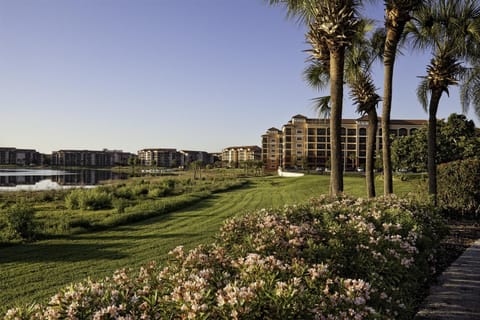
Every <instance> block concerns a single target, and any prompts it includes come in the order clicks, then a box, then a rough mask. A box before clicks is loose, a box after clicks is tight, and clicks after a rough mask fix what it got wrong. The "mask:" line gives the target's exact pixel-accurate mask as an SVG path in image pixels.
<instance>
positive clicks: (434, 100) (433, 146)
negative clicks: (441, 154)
mask: <svg viewBox="0 0 480 320" xmlns="http://www.w3.org/2000/svg"><path fill="white" fill-rule="evenodd" d="M441 96H442V91H441V90H438V89H437V90H432V96H431V98H430V106H429V108H428V162H427V170H428V193H429V194H430V196H431V197H432V200H433V205H435V206H436V205H437V164H436V161H435V157H436V155H437V110H438V105H439V103H440V98H441Z"/></svg>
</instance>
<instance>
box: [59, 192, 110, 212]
mask: <svg viewBox="0 0 480 320" xmlns="http://www.w3.org/2000/svg"><path fill="white" fill-rule="evenodd" d="M65 205H66V207H67V208H69V209H73V210H74V209H83V210H101V209H110V208H111V207H112V197H111V196H110V195H109V194H108V193H107V192H106V191H104V190H101V189H99V188H94V189H75V190H73V191H72V192H71V193H70V194H68V195H67V196H66V197H65Z"/></svg>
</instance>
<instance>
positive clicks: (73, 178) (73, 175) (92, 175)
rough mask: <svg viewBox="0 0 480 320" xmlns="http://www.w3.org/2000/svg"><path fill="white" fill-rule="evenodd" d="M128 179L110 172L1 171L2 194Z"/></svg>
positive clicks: (93, 184)
mask: <svg viewBox="0 0 480 320" xmlns="http://www.w3.org/2000/svg"><path fill="white" fill-rule="evenodd" d="M126 178H128V175H127V174H121V173H114V172H112V171H109V170H91V169H83V170H68V171H63V170H46V169H0V192H1V191H19V190H54V189H66V188H72V187H93V186H95V185H97V184H98V183H99V182H100V181H105V180H119V179H126Z"/></svg>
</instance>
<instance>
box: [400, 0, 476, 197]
mask: <svg viewBox="0 0 480 320" xmlns="http://www.w3.org/2000/svg"><path fill="white" fill-rule="evenodd" d="M407 30H408V32H409V35H410V39H411V41H412V44H413V45H414V47H415V48H419V49H430V50H432V55H433V57H432V59H431V61H430V64H429V65H428V66H427V68H426V71H427V75H426V76H423V77H421V78H422V81H421V83H420V85H419V87H418V89H417V96H418V99H419V100H420V102H421V104H422V106H423V108H424V109H425V110H426V111H428V114H429V118H428V165H427V169H428V192H429V194H430V195H431V196H432V198H433V202H434V204H436V197H437V166H436V161H435V160H436V159H435V158H436V152H437V144H436V139H437V135H436V132H437V128H436V126H437V110H438V106H439V103H440V99H441V97H442V95H443V93H446V94H447V95H449V87H451V86H454V85H460V86H469V85H471V84H472V82H471V81H468V79H467V78H466V76H468V75H469V73H468V72H467V71H468V63H469V62H470V61H471V60H472V59H475V58H476V57H478V56H479V52H478V46H479V44H480V41H479V40H480V5H479V4H478V3H477V1H474V0H465V1H458V0H430V1H427V3H426V6H424V7H423V8H422V9H421V10H418V11H417V13H416V15H415V19H413V20H412V21H410V23H409V25H408V27H407ZM465 80H467V81H465ZM472 90H475V91H478V87H477V88H470V91H472ZM466 91H468V90H467V89H463V90H462V92H466ZM462 101H464V100H462ZM479 105H480V104H479Z"/></svg>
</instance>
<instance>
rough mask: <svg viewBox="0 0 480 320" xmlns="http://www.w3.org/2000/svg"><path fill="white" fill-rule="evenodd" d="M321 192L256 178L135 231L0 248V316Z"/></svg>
mask: <svg viewBox="0 0 480 320" xmlns="http://www.w3.org/2000/svg"><path fill="white" fill-rule="evenodd" d="M377 184H378V185H381V184H382V183H381V181H377ZM328 187H329V177H328V176H306V177H302V178H279V177H268V178H256V179H252V182H251V183H250V184H249V186H247V187H243V188H241V189H236V190H233V191H229V192H224V193H219V194H214V195H213V196H212V197H211V198H208V199H206V200H202V201H201V202H199V203H197V204H195V205H193V206H191V207H189V208H187V209H183V210H179V211H176V212H174V213H170V214H165V215H163V216H161V217H157V218H153V219H149V220H146V221H142V222H140V223H135V224H132V225H128V226H122V227H117V228H114V229H110V230H107V231H102V232H96V233H87V234H81V235H75V236H70V237H66V238H60V239H53V240H48V241H39V242H36V243H31V244H25V245H16V246H11V247H6V248H0V306H1V307H0V310H2V309H5V308H8V307H11V306H13V305H15V304H21V305H24V304H26V303H30V302H32V301H44V300H45V299H47V298H48V297H50V296H52V295H53V294H54V293H55V292H56V291H57V290H58V289H59V288H61V287H64V286H66V285H68V284H69V283H71V282H77V281H79V280H82V279H84V278H86V277H90V278H93V279H98V278H103V277H105V276H109V275H111V274H112V272H113V271H114V270H116V269H119V268H123V267H130V268H137V267H138V266H140V265H143V264H145V263H147V262H149V261H151V260H156V261H162V260H164V259H166V257H167V253H168V252H169V251H170V250H171V249H173V248H174V247H176V246H178V245H184V246H185V247H186V248H192V247H194V246H196V245H198V244H201V243H208V242H210V241H212V239H213V238H214V236H215V234H216V233H217V232H218V230H219V228H220V226H221V225H222V223H223V222H224V221H225V219H227V218H230V217H233V216H235V215H238V214H241V213H244V212H247V211H252V210H254V209H259V208H265V207H267V208H268V207H278V206H283V205H285V204H294V203H301V202H303V201H306V200H307V199H309V198H311V197H313V196H315V195H319V194H325V193H327V192H328ZM379 187H381V186H379ZM395 187H396V188H397V189H398V192H399V194H402V193H405V192H407V191H409V190H410V191H413V183H411V182H403V181H395ZM364 189H365V187H364V179H362V178H360V177H359V176H356V177H345V191H346V193H348V194H351V195H354V196H365V192H364ZM379 191H381V189H379Z"/></svg>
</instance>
